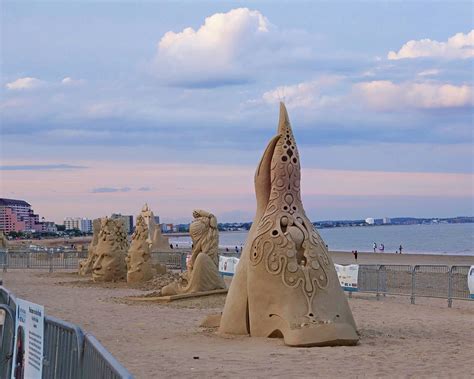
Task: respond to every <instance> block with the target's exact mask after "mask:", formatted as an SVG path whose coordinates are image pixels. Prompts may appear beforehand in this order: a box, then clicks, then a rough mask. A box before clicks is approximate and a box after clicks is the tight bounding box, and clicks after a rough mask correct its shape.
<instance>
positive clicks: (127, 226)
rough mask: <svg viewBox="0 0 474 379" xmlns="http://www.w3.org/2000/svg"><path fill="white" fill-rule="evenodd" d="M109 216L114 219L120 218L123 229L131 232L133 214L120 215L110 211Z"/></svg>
mask: <svg viewBox="0 0 474 379" xmlns="http://www.w3.org/2000/svg"><path fill="white" fill-rule="evenodd" d="M111 218H113V219H114V220H115V219H121V220H122V221H123V225H124V227H125V230H126V231H127V233H128V234H132V233H133V216H131V215H122V214H120V213H112V216H111Z"/></svg>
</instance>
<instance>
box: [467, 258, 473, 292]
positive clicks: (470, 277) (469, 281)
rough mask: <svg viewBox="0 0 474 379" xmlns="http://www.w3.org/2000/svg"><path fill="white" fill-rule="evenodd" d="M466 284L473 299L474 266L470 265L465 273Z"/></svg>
mask: <svg viewBox="0 0 474 379" xmlns="http://www.w3.org/2000/svg"><path fill="white" fill-rule="evenodd" d="M467 286H468V287H469V294H470V296H471V299H473V300H474V266H471V268H470V269H469V273H468V274H467Z"/></svg>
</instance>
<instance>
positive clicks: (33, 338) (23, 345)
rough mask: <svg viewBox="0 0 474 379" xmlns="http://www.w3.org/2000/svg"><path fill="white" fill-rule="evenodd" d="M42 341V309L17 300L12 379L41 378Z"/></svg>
mask: <svg viewBox="0 0 474 379" xmlns="http://www.w3.org/2000/svg"><path fill="white" fill-rule="evenodd" d="M43 341H44V307H43V306H42V305H38V304H34V303H30V302H29V301H26V300H22V299H18V298H17V299H16V323H15V345H14V346H15V348H14V350H13V370H12V379H37V378H41V375H42V371H43Z"/></svg>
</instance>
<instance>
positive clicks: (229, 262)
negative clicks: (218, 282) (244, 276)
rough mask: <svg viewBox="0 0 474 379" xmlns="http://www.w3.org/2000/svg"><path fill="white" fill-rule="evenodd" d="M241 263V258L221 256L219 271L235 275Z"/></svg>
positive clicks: (223, 273) (222, 273)
mask: <svg viewBox="0 0 474 379" xmlns="http://www.w3.org/2000/svg"><path fill="white" fill-rule="evenodd" d="M238 263H239V258H235V257H223V256H220V257H219V273H220V274H221V275H227V276H233V275H234V274H235V269H236V268H237V264H238Z"/></svg>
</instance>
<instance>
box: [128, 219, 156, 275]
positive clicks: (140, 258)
mask: <svg viewBox="0 0 474 379" xmlns="http://www.w3.org/2000/svg"><path fill="white" fill-rule="evenodd" d="M150 258H151V257H150V246H149V245H148V227H147V225H146V221H145V219H144V218H143V216H142V215H138V217H137V222H136V225H135V231H134V232H133V234H132V243H131V244H130V249H129V250H128V255H127V258H126V261H127V270H128V271H127V282H128V283H139V282H146V281H148V280H150V279H151V278H153V275H154V274H155V270H154V269H153V267H152V264H151V259H150Z"/></svg>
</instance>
